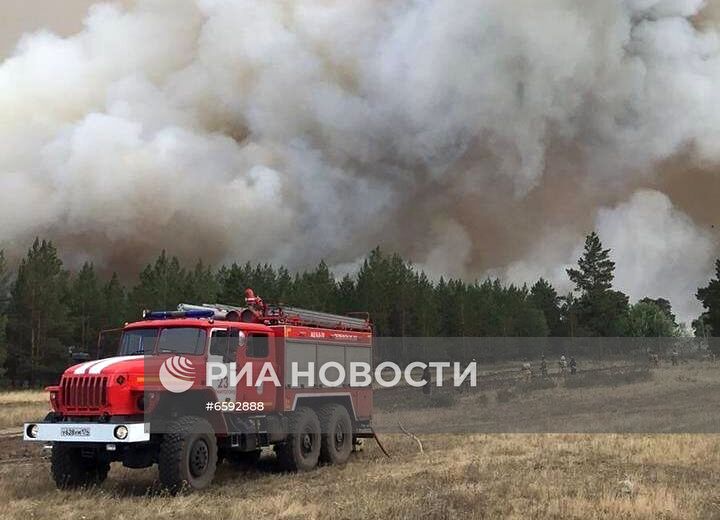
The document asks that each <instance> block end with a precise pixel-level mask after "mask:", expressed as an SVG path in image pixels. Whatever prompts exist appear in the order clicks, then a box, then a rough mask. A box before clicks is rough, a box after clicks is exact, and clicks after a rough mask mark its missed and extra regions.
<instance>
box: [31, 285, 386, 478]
mask: <svg viewBox="0 0 720 520" xmlns="http://www.w3.org/2000/svg"><path fill="white" fill-rule="evenodd" d="M372 345H373V342H372V328H371V325H370V323H369V320H368V319H367V318H353V317H346V316H339V315H334V314H327V313H320V312H315V311H309V310H305V309H298V308H295V307H287V306H282V305H267V304H265V303H264V302H263V301H262V299H260V298H259V297H257V296H255V294H254V293H253V291H252V290H250V289H248V290H247V291H246V306H245V307H234V306H229V305H221V304H213V305H208V304H204V305H200V306H197V305H187V304H182V305H180V306H179V307H178V310H177V311H160V312H150V311H146V312H145V313H144V319H143V320H141V321H138V322H134V323H129V324H126V325H125V327H124V328H123V331H122V336H121V340H120V346H119V350H118V353H117V356H114V357H110V358H106V359H98V360H93V361H87V362H84V363H81V364H78V365H74V366H72V367H70V368H68V369H67V370H66V371H65V373H64V374H63V375H62V377H61V379H60V382H59V384H58V385H57V386H52V387H49V388H48V391H49V393H50V404H51V407H52V412H51V413H49V414H48V416H47V417H46V418H45V419H44V420H43V421H42V422H35V423H27V424H25V426H24V439H25V440H26V441H34V442H45V443H50V444H49V446H51V448H52V456H51V462H52V463H51V471H52V476H53V478H54V480H55V482H56V484H57V485H58V487H60V488H65V487H77V486H85V485H92V484H99V483H101V482H102V481H103V480H105V478H106V477H107V474H108V471H109V469H110V464H111V463H113V462H121V463H122V464H123V465H124V466H126V467H130V468H146V467H150V466H152V465H153V464H157V465H158V469H159V475H160V481H161V482H162V484H163V485H164V486H166V487H167V488H168V489H170V490H171V491H178V490H180V489H202V488H205V487H207V486H208V485H209V484H210V483H211V482H212V479H213V477H214V474H215V470H216V466H217V464H219V463H220V462H221V461H223V460H226V461H229V462H231V463H234V464H248V463H250V464H252V463H254V462H256V461H257V460H258V458H259V457H260V454H261V450H262V449H263V448H265V447H272V448H273V449H274V451H275V453H276V455H277V460H278V463H279V464H280V465H281V466H282V467H283V468H284V469H286V470H292V471H307V470H310V469H312V468H314V467H315V466H316V465H317V464H319V463H324V464H344V463H345V462H347V460H348V457H349V456H350V453H351V451H352V449H353V445H354V444H355V443H357V442H358V441H357V439H359V438H363V437H371V436H372V435H373V431H372V426H371V418H372V405H373V403H372V387H371V386H370V385H368V386H363V387H353V386H351V385H350V380H349V374H350V370H349V367H350V365H351V364H352V363H367V364H368V365H370V364H371V363H372ZM325 365H327V367H329V368H327V367H326V369H323V366H325ZM341 367H342V369H341ZM321 370H324V373H323V376H325V377H322V378H321V377H319V375H320V374H319V371H321ZM333 370H334V371H335V374H334V375H333V374H332V372H333ZM343 372H344V374H345V375H344V377H343V375H342V374H343ZM294 374H295V375H294ZM327 379H333V380H334V384H333V385H331V386H330V385H323V384H322V381H327Z"/></svg>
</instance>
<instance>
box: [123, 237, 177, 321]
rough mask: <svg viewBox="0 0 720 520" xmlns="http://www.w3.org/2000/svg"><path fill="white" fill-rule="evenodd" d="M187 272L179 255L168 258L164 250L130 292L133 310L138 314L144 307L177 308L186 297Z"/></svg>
mask: <svg viewBox="0 0 720 520" xmlns="http://www.w3.org/2000/svg"><path fill="white" fill-rule="evenodd" d="M186 282H187V274H186V272H185V269H183V268H182V266H181V265H180V261H179V260H178V259H177V257H175V256H173V257H172V258H168V256H167V253H166V252H165V251H163V252H162V253H161V254H160V256H159V257H158V259H157V260H156V261H155V264H154V265H147V266H146V267H145V269H143V271H142V272H141V273H140V283H139V284H138V285H136V286H135V287H134V288H133V290H132V292H131V294H130V303H131V306H132V309H131V311H134V312H135V313H137V314H138V315H139V314H140V312H142V310H143V309H161V310H167V309H175V308H176V307H177V306H178V305H179V304H180V303H182V300H183V299H184V298H183V297H184V290H185V288H186Z"/></svg>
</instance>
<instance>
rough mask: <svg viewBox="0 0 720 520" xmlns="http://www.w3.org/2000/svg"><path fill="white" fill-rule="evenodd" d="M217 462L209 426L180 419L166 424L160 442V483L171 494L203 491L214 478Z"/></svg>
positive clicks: (195, 419) (188, 418)
mask: <svg viewBox="0 0 720 520" xmlns="http://www.w3.org/2000/svg"><path fill="white" fill-rule="evenodd" d="M217 460H218V448H217V439H216V438H215V432H214V431H213V429H212V426H210V423H209V422H207V421H206V420H205V419H201V418H200V417H183V418H181V419H178V420H177V421H176V422H175V423H173V424H171V425H170V427H169V429H168V432H167V433H166V434H165V435H164V436H163V440H162V442H161V443H160V454H159V456H158V469H159V472H160V482H161V483H162V485H163V486H165V487H166V488H168V489H169V490H170V491H171V492H173V493H177V492H178V491H180V490H182V489H184V488H185V489H191V490H195V489H203V488H206V487H207V486H209V485H210V483H211V482H212V480H213V477H214V476H215V469H216V468H217Z"/></svg>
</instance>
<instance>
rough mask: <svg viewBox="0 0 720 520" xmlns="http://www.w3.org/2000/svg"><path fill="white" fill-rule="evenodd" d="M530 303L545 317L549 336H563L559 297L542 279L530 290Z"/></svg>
mask: <svg viewBox="0 0 720 520" xmlns="http://www.w3.org/2000/svg"><path fill="white" fill-rule="evenodd" d="M529 300H530V303H531V304H532V305H533V306H534V307H535V308H536V309H538V310H540V311H541V312H542V313H543V315H544V316H545V322H546V324H547V326H548V331H549V333H550V336H553V337H559V336H564V335H565V334H564V332H565V331H564V328H563V324H562V322H561V320H560V314H561V313H560V297H559V296H558V293H557V291H555V288H554V287H553V286H552V285H551V284H550V283H549V282H548V281H547V280H545V279H544V278H540V279H539V280H538V281H537V282H535V285H533V286H532V288H531V289H530V297H529Z"/></svg>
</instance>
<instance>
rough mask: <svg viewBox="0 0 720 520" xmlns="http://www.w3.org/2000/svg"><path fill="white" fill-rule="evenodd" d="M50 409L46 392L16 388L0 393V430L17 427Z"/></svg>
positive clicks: (39, 416)
mask: <svg viewBox="0 0 720 520" xmlns="http://www.w3.org/2000/svg"><path fill="white" fill-rule="evenodd" d="M49 410H50V403H49V397H48V394H47V392H44V391H41V390H17V391H12V392H2V393H0V430H8V429H11V428H12V429H18V428H19V427H20V426H22V424H23V423H24V422H27V421H31V420H38V419H42V418H43V417H45V415H46V414H47V413H48V411H49Z"/></svg>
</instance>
